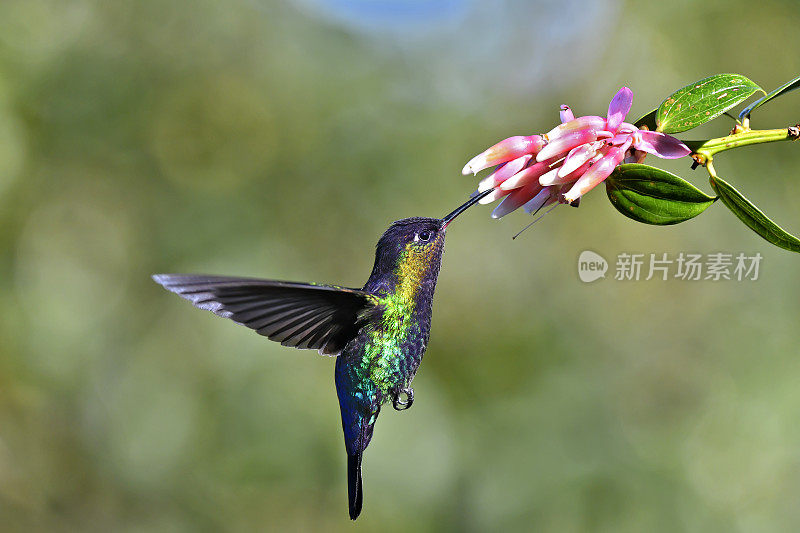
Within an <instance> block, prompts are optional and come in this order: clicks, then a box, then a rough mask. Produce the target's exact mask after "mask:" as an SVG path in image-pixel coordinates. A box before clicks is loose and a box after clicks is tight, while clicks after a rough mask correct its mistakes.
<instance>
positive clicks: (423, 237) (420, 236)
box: [414, 230, 433, 241]
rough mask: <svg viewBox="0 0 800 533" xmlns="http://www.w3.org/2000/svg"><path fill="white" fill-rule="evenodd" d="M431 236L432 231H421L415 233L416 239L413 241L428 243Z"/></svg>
mask: <svg viewBox="0 0 800 533" xmlns="http://www.w3.org/2000/svg"><path fill="white" fill-rule="evenodd" d="M432 236H433V232H432V231H430V230H422V231H420V232H419V233H417V234H416V235H415V237H416V239H414V240H420V241H429V240H431V237H432Z"/></svg>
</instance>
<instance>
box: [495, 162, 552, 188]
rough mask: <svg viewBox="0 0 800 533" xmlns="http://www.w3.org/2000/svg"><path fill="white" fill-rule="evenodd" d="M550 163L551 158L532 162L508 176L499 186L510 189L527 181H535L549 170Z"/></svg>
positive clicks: (525, 183)
mask: <svg viewBox="0 0 800 533" xmlns="http://www.w3.org/2000/svg"><path fill="white" fill-rule="evenodd" d="M551 164H552V161H551V160H547V161H541V162H539V163H534V164H532V165H530V166H529V167H527V168H524V169H522V170H520V171H519V172H517V173H516V174H514V175H513V176H511V177H510V178H508V179H507V180H506V181H504V182H503V183H502V184H500V188H501V189H503V190H506V191H510V190H511V189H518V188H520V187H524V186H525V185H527V184H528V183H532V182H536V181H538V180H539V176H541V175H542V174H544V173H545V172H547V171H548V170H550V165H551Z"/></svg>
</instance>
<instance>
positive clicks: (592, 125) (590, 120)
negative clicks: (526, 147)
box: [545, 115, 606, 142]
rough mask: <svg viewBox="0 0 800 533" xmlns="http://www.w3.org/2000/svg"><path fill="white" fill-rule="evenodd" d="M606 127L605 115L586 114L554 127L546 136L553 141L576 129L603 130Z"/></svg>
mask: <svg viewBox="0 0 800 533" xmlns="http://www.w3.org/2000/svg"><path fill="white" fill-rule="evenodd" d="M605 127H606V119H604V118H603V117H597V116H593V115H586V116H584V117H578V118H576V119H575V120H570V121H569V122H565V123H564V124H560V125H558V126H556V127H555V128H553V129H552V130H550V131H548V132H547V133H546V134H545V137H546V138H547V140H548V141H550V142H552V141H554V140H556V139H558V138H559V137H561V136H563V135H567V134H569V133H572V132H574V131H578V130H584V129H590V130H602V129H605Z"/></svg>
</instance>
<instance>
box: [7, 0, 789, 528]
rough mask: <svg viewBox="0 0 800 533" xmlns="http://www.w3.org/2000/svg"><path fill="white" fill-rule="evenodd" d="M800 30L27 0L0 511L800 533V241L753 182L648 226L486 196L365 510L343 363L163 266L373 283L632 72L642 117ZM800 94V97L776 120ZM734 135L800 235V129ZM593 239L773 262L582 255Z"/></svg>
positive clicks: (738, 17) (115, 521) (458, 231)
mask: <svg viewBox="0 0 800 533" xmlns="http://www.w3.org/2000/svg"><path fill="white" fill-rule="evenodd" d="M656 6H661V7H656ZM798 27H800V5H798V3H797V2H796V1H795V0H784V1H780V0H763V1H760V2H750V1H743V0H736V1H724V2H722V1H718V2H714V1H712V2H709V1H703V2H694V1H688V0H685V1H676V2H669V3H655V2H652V3H651V2H647V3H645V2H634V1H628V2H626V1H621V0H620V1H615V0H602V1H597V2H589V1H585V2H581V1H551V2H528V1H523V0H517V1H503V2H485V3H484V2H470V1H465V0H432V1H428V2H425V1H421V0H417V1H413V0H405V1H399V2H388V1H385V0H372V1H368V0H361V1H349V2H345V1H342V0H295V1H293V2H291V1H288V2H271V1H268V0H236V1H234V0H230V1H225V2H223V1H210V0H196V1H186V0H142V1H131V2H120V1H118V2H101V1H99V0H3V1H2V2H0V530H2V531H148V532H149V531H156V532H160V531H164V532H181V531H219V530H230V531H253V530H280V531H301V530H325V531H350V530H351V529H353V528H355V529H358V530H364V531H368V530H378V529H380V530H382V531H432V530H436V531H440V530H443V531H486V530H504V531H510V530H531V529H532V530H536V531H553V532H571V531H609V532H611V531H613V532H624V531H664V532H673V531H703V532H708V531H724V532H731V531H748V532H750V531H792V530H795V531H796V530H798V529H799V528H800V506H798V501H800V386H799V385H800V357H799V356H798V355H799V354H798V351H799V350H798V346H800V328H798V327H797V324H798V318H799V317H800V298H798V285H797V281H798V265H800V263H799V262H798V257H797V256H796V255H794V254H791V253H789V252H786V251H783V250H779V249H777V248H775V247H773V246H771V245H769V244H767V243H766V242H765V241H763V240H761V239H760V238H759V237H758V236H756V235H755V234H754V233H752V232H751V231H750V230H748V229H747V228H746V227H744V226H743V225H742V224H740V223H739V222H738V221H737V220H736V219H735V218H734V217H733V215H731V214H730V213H729V212H728V211H727V210H725V209H724V207H723V206H722V205H716V206H714V207H713V208H711V209H709V210H708V211H707V212H706V213H705V214H704V215H703V216H702V217H700V218H698V219H696V220H692V221H690V222H687V223H685V224H682V225H679V226H673V227H652V226H644V225H639V224H636V223H634V222H632V221H630V220H628V219H626V218H624V217H622V216H620V215H619V214H618V213H617V212H616V211H615V210H614V209H613V208H612V207H611V206H610V204H609V203H608V200H607V199H606V197H605V194H604V193H603V191H602V189H599V190H597V191H595V192H593V193H592V194H590V195H589V196H588V197H587V198H586V199H585V201H584V202H583V204H582V205H581V207H580V209H567V208H560V209H557V210H555V211H554V212H553V213H552V214H550V215H548V217H547V218H545V219H544V220H543V221H542V222H540V223H539V224H537V226H535V228H534V229H532V230H529V231H528V232H527V233H525V234H524V235H523V236H522V237H521V238H520V239H518V240H516V241H513V242H512V240H511V235H513V234H514V233H515V232H516V231H517V230H518V229H520V228H521V227H522V226H523V225H524V224H525V223H527V222H528V221H529V220H530V219H529V218H528V217H526V216H525V215H524V214H523V213H514V214H512V215H510V216H508V217H506V218H504V219H502V220H501V221H499V222H498V221H493V220H490V219H489V217H488V215H489V212H490V211H489V210H488V209H487V208H486V207H481V208H475V209H473V210H471V211H470V212H468V213H467V214H466V215H464V216H463V217H462V218H460V219H459V221H458V222H457V223H456V224H454V225H453V227H452V229H451V231H450V232H449V238H448V243H447V253H446V255H445V259H444V266H443V270H442V274H441V277H440V281H439V289H438V295H437V301H436V305H435V315H434V320H433V331H432V338H431V342H430V346H429V349H428V352H427V355H426V358H425V362H424V364H423V365H422V367H421V370H420V373H419V375H418V377H417V379H416V380H415V381H414V387H415V390H416V402H415V404H414V408H413V409H412V410H411V411H410V412H408V413H403V414H398V413H395V412H394V411H392V410H391V409H388V410H384V414H383V416H382V417H381V421H380V423H379V424H378V426H377V431H376V433H375V438H374V440H373V443H372V445H371V446H370V449H369V451H368V453H367V454H366V457H365V466H364V467H365V487H366V497H365V507H364V513H363V515H362V517H361V518H360V519H359V521H358V522H357V523H356V524H351V523H350V521H349V520H348V519H347V510H346V488H345V484H346V481H345V454H344V451H343V444H342V436H341V426H340V419H339V411H338V405H337V402H336V396H335V392H334V385H333V363H334V361H333V359H328V358H323V357H320V356H318V355H317V354H315V353H313V352H302V351H296V350H292V349H288V348H283V347H281V346H277V345H274V344H272V343H269V342H267V341H266V340H265V339H264V338H262V337H259V336H258V335H255V334H254V333H253V332H250V331H248V330H246V329H245V328H242V327H239V326H236V325H234V324H232V323H230V322H228V321H224V320H220V319H218V318H216V317H214V316H213V315H211V314H210V313H206V312H201V311H199V310H195V309H193V308H192V307H191V306H190V305H189V304H188V303H187V302H184V301H181V300H180V299H179V298H177V297H175V296H173V295H170V294H168V293H166V292H165V291H164V290H163V289H161V288H160V287H158V286H157V285H155V284H154V283H153V282H152V281H151V280H150V279H149V275H150V274H152V273H155V272H207V273H219V274H230V275H250V276H261V277H271V278H278V279H291V280H315V281H319V282H330V283H338V284H344V285H349V286H360V285H361V284H362V283H363V282H364V280H366V277H367V275H368V273H369V270H370V268H371V265H372V260H373V246H374V243H375V242H376V241H377V238H378V236H379V235H380V233H381V232H382V231H383V229H384V228H385V227H386V226H387V225H388V224H389V223H390V222H391V221H392V220H395V219H398V218H403V217H407V216H414V215H420V216H442V215H444V214H445V213H446V212H448V211H450V210H451V209H452V208H453V207H455V206H456V205H457V204H458V203H460V202H461V201H462V200H463V199H464V198H465V197H466V195H467V194H468V193H469V192H471V191H472V190H473V188H474V186H475V180H473V179H472V178H470V177H463V176H460V175H459V171H460V169H461V167H462V165H463V164H464V162H465V161H466V160H467V159H469V158H470V157H471V156H473V155H474V154H476V153H478V152H479V151H481V150H483V149H484V148H485V147H486V146H488V145H490V144H492V143H494V142H496V141H497V140H499V139H500V138H503V137H507V136H509V135H513V134H530V133H535V132H538V131H546V130H548V129H550V128H551V127H552V126H553V125H555V123H556V122H557V120H558V105H559V104H562V103H568V104H570V105H571V106H572V108H573V109H574V110H575V112H576V114H604V113H605V109H606V107H607V105H608V100H609V99H610V98H611V96H612V95H613V94H614V93H615V92H616V90H617V89H618V88H619V87H620V86H622V85H628V86H630V87H631V88H632V89H633V90H634V94H635V97H634V108H633V111H632V115H636V116H639V115H641V114H643V113H645V112H647V111H649V110H650V109H652V108H653V107H654V106H656V105H657V104H658V103H659V102H660V101H661V99H662V98H663V97H665V96H666V95H667V94H669V93H670V92H672V91H673V90H675V89H677V88H679V87H681V86H683V85H685V84H687V83H689V82H692V81H694V80H696V79H699V78H702V77H704V76H706V75H710V74H713V73H719V72H741V73H743V74H745V75H747V76H749V77H751V78H752V79H754V80H755V81H756V82H758V83H760V84H762V86H763V87H765V88H767V89H768V90H769V89H771V88H773V87H776V86H778V85H779V84H781V83H783V82H784V81H786V80H788V79H790V78H792V77H794V76H796V75H797V74H798V73H800V55H799V54H797V53H796V46H795V44H793V43H796V42H797V28H798ZM798 120H800V95H798V94H797V93H795V94H792V95H789V96H786V97H784V98H781V99H779V100H776V101H775V102H774V103H771V104H770V105H768V106H766V107H764V108H762V109H761V110H760V111H759V112H758V114H757V116H755V117H754V120H753V125H754V127H763V128H775V127H780V126H786V125H788V124H794V123H796V122H797V121H798ZM729 129H730V122H729V121H728V120H727V119H725V118H724V117H723V118H721V119H719V120H717V121H715V122H713V123H712V124H710V125H707V126H705V127H704V128H703V129H702V130H701V131H698V132H689V134H687V135H683V138H697V137H698V136H702V135H704V134H707V135H712V136H719V135H723V134H725V133H726V132H727V131H728V130H729ZM649 162H651V163H653V161H649ZM654 164H659V165H660V166H662V168H667V169H670V170H673V171H676V172H679V173H680V174H681V175H683V176H684V177H687V178H688V179H690V180H691V181H693V182H694V183H695V184H696V185H698V186H700V187H701V188H703V189H704V190H706V191H708V192H710V188H709V187H708V184H707V182H706V177H704V171H703V170H702V169H701V170H698V171H696V172H694V173H693V172H691V171H689V170H688V162H687V161H685V160H683V161H679V162H675V163H669V164H667V163H663V162H661V161H658V162H656V163H654ZM716 166H717V170H718V172H719V173H720V175H722V176H724V177H726V178H727V179H728V180H729V181H730V182H732V183H734V184H735V185H736V186H738V187H739V188H740V189H741V190H742V191H743V192H744V193H745V194H747V195H748V196H749V197H751V198H752V199H753V200H754V201H755V202H756V203H758V204H759V205H760V206H761V207H762V208H764V209H765V211H766V212H767V213H768V214H771V215H772V216H773V217H774V218H775V219H776V220H777V221H778V222H779V223H782V224H783V225H784V226H785V227H787V228H788V229H790V230H794V231H795V232H796V231H800V217H798V212H800V187H799V186H798V178H800V175H799V174H798V168H800V146H799V145H797V144H794V145H793V144H790V143H781V144H776V145H768V146H763V147H756V148H747V149H743V150H738V151H736V152H730V153H726V154H723V155H721V156H719V157H718V159H717V165H716ZM586 249H590V250H594V251H596V252H598V253H600V254H601V255H603V256H605V257H606V258H607V259H609V260H610V261H611V262H612V263H613V261H614V259H615V257H616V255H617V254H618V253H621V252H641V253H648V254H649V253H659V254H660V253H664V252H667V253H670V254H676V253H678V252H681V251H683V252H700V253H711V252H720V251H722V252H730V253H738V252H745V253H747V254H754V253H756V252H760V253H761V254H762V255H763V256H764V259H763V261H762V264H761V276H760V279H758V280H757V281H750V282H736V281H721V282H711V281H700V282H694V283H692V282H687V281H678V280H672V281H667V282H664V281H657V280H653V281H649V282H646V281H639V282H620V281H614V280H613V279H611V278H612V277H613V276H611V277H609V278H608V279H606V280H602V281H598V282H596V283H592V284H584V283H581V282H580V281H579V279H578V276H577V265H576V263H577V257H578V255H579V254H580V252H581V251H583V250H586ZM609 274H613V264H612V270H611V271H610V272H609Z"/></svg>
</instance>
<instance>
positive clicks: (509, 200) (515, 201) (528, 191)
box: [492, 181, 542, 218]
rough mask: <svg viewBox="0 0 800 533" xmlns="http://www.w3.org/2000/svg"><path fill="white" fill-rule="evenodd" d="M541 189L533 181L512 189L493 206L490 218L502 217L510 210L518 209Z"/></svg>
mask: <svg viewBox="0 0 800 533" xmlns="http://www.w3.org/2000/svg"><path fill="white" fill-rule="evenodd" d="M541 190H542V186H541V185H539V184H538V183H537V182H535V181H534V182H531V183H528V184H527V185H525V186H524V187H520V188H519V189H514V190H513V191H512V192H511V194H509V195H508V196H506V197H505V198H504V199H503V201H502V202H500V204H499V205H498V206H497V207H495V208H494V211H492V218H502V217H504V216H506V215H507V214H509V213H510V212H512V211H514V210H516V209H519V208H520V207H522V206H523V205H524V204H525V203H527V202H529V201H530V200H531V199H532V198H534V197H535V196H536V195H537V194H538V193H539V192H540V191H541Z"/></svg>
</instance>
